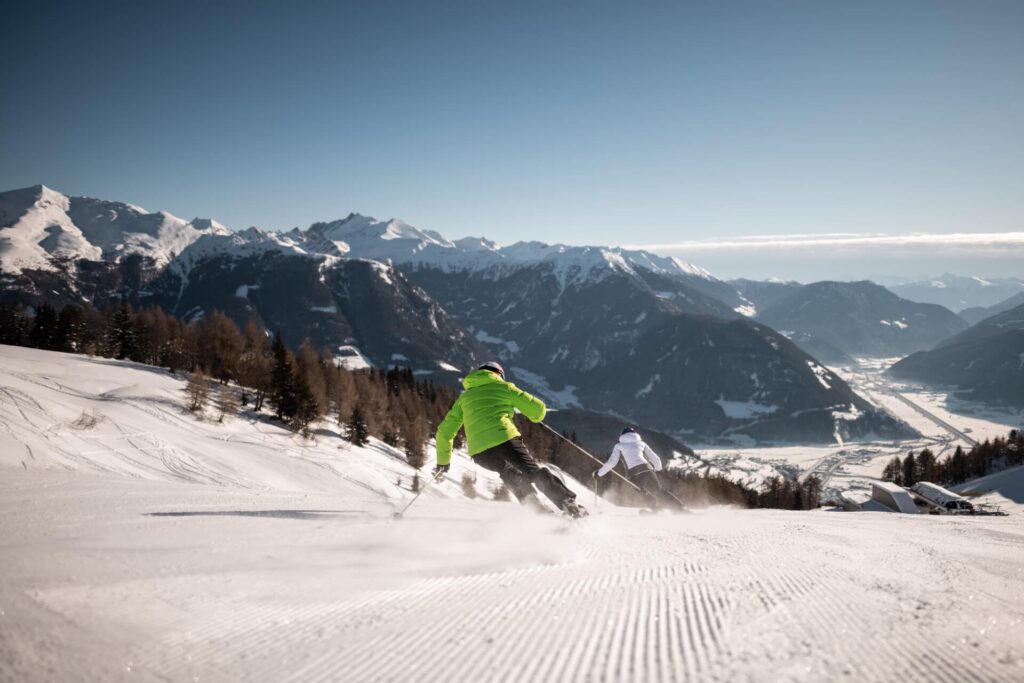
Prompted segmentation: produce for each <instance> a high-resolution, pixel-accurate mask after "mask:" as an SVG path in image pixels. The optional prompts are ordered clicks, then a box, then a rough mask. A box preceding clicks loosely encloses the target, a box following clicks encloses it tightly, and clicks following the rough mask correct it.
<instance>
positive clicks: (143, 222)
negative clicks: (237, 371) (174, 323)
mask: <svg viewBox="0 0 1024 683" xmlns="http://www.w3.org/2000/svg"><path fill="white" fill-rule="evenodd" d="M0 205H3V206H4V207H6V208H5V209H4V214H3V216H4V225H5V226H6V227H4V229H3V233H2V234H0V238H2V239H4V243H5V244H6V245H8V247H7V249H6V251H5V252H4V253H5V254H6V255H8V256H9V257H10V258H9V259H8V260H5V261H4V263H5V264H6V263H7V262H8V261H9V262H10V263H11V268H10V269H7V268H6V267H5V271H4V279H3V280H2V284H3V289H2V290H0V299H2V300H7V301H15V302H20V303H27V304H36V303H38V302H40V301H48V302H50V303H53V304H56V305H58V306H59V305H62V304H65V303H70V302H80V301H82V300H83V299H84V300H87V301H90V302H92V303H93V304H95V305H98V306H103V305H107V304H110V303H114V302H118V301H122V300H128V301H130V302H131V303H132V304H133V305H143V306H145V305H159V306H161V307H162V308H164V309H165V310H167V311H169V312H172V313H173V314H175V315H177V316H179V317H183V318H186V319H193V320H194V319H198V318H200V317H201V316H203V315H205V314H207V313H209V312H210V311H212V310H215V309H219V310H223V311H224V312H225V313H227V314H228V315H229V316H231V317H232V318H233V319H234V320H236V322H239V323H240V324H244V323H245V322H246V321H247V320H248V319H249V318H255V319H257V320H259V321H261V322H263V324H265V325H266V326H267V327H268V328H269V329H279V330H281V331H283V332H284V333H285V336H286V338H287V339H288V340H289V341H290V342H291V343H293V344H294V343H297V342H298V341H300V340H301V339H303V338H309V339H310V340H311V341H312V342H313V343H315V344H317V345H318V346H329V347H331V348H333V349H335V350H336V352H338V353H341V354H349V355H352V356H354V357H357V358H358V359H359V361H360V362H369V363H372V364H374V365H378V366H387V365H390V364H402V365H411V366H412V367H413V368H415V369H416V370H418V371H420V372H421V373H437V374H439V375H441V376H445V375H447V376H448V377H449V378H450V379H454V378H455V377H456V376H457V375H458V373H459V372H461V371H464V370H465V369H466V368H468V367H471V366H472V365H473V364H474V363H477V362H479V361H480V360H481V359H482V358H483V357H485V356H487V355H491V356H498V357H499V358H500V359H501V360H502V361H504V362H505V363H506V365H507V366H508V367H510V372H511V375H512V376H513V378H515V380H516V381H517V382H519V383H521V384H522V385H524V386H525V387H527V388H529V389H531V390H533V391H535V392H537V393H539V394H541V395H542V396H544V397H545V398H546V399H547V400H548V401H549V402H550V403H552V404H553V405H556V406H562V407H582V408H587V409H590V410H598V411H602V412H606V413H613V414H616V415H619V416H621V417H622V419H624V420H630V421H635V422H638V423H640V424H646V425H649V426H652V427H655V428H659V429H662V430H664V431H667V432H672V433H675V434H680V435H687V436H688V438H689V437H690V435H698V436H700V437H707V438H727V439H739V440H748V439H751V438H757V439H774V440H798V439H799V440H809V441H832V440H833V439H835V438H837V437H838V438H851V437H857V436H859V435H867V434H869V433H875V434H878V435H895V434H902V433H905V432H906V430H907V428H906V426H905V425H903V424H901V423H898V422H896V421H894V420H892V419H891V418H889V417H888V416H886V415H884V414H882V413H878V412H877V411H875V410H874V409H873V408H872V407H871V406H870V405H869V404H867V403H865V402H863V401H862V400H861V399H860V398H859V397H857V396H856V394H854V393H853V392H852V391H851V390H850V388H849V387H848V386H847V385H846V384H845V383H844V382H843V380H842V379H840V378H838V377H836V376H834V375H831V374H830V373H829V372H828V371H827V370H825V369H824V368H822V367H821V366H820V365H819V364H818V363H817V362H816V361H815V359H814V358H812V357H811V356H809V355H807V354H806V353H804V352H803V351H801V350H800V349H798V348H797V347H796V346H794V345H793V344H792V343H791V342H790V341H789V340H787V339H786V338H784V337H783V336H781V335H778V334H776V333H775V332H774V331H772V330H770V329H768V328H766V327H764V326H763V325H759V324H757V323H753V322H751V321H749V320H748V319H747V318H746V316H750V315H753V314H754V313H755V312H756V307H755V305H754V304H753V303H752V302H751V301H750V300H749V299H747V298H746V297H744V296H743V295H742V294H741V293H740V292H739V291H737V288H736V287H735V286H733V285H731V284H729V283H725V282H722V281H720V280H718V279H716V278H714V277H713V276H711V275H710V274H709V273H707V272H706V271H704V270H702V269H701V268H699V267H697V266H693V265H692V264H688V263H686V262H684V261H681V260H678V259H673V258H665V257H660V256H656V255H654V254H650V253H648V252H644V251H635V250H627V249H620V248H608V247H597V246H594V247H588V246H566V245H557V244H556V245H549V244H543V243H539V242H520V243H517V244H513V245H510V246H507V247H499V246H498V245H496V244H494V243H493V242H490V241H488V240H486V239H481V238H467V239H462V240H457V241H451V240H448V239H446V238H445V237H444V236H442V235H441V234H440V233H437V232H434V231H427V230H420V229H418V228H415V227H413V226H411V225H409V224H407V223H404V222H402V221H399V220H389V221H378V220H375V219H373V218H369V217H366V216H361V215H358V214H352V215H349V216H348V217H346V218H345V219H343V220H339V221H333V222H325V223H315V224H313V225H312V226H310V228H308V229H307V230H298V229H295V230H291V231H289V232H285V233H276V232H267V231H264V230H260V229H258V228H250V229H248V230H244V231H240V232H231V231H229V230H227V229H225V228H224V227H223V226H220V225H219V224H216V223H214V222H212V221H198V220H196V221H192V222H191V223H186V222H184V221H180V220H179V219H174V218H173V217H170V216H168V215H166V214H147V213H145V212H144V211H142V210H141V209H138V208H137V207H131V206H129V205H125V204H115V203H111V202H103V201H101V200H92V199H80V198H67V197H65V196H64V195H60V194H59V193H55V192H53V191H52V190H49V189H48V188H30V189H28V190H20V191H15V192H10V193H4V194H3V195H0ZM154 216H156V217H158V218H153V217H154ZM104 217H105V218H104ZM53 234H57V235H60V236H66V237H68V239H67V240H65V241H66V242H67V243H68V244H71V243H72V242H73V240H71V237H72V236H74V237H78V236H80V237H81V239H80V240H79V241H78V242H75V244H77V245H78V246H76V247H75V248H71V247H67V248H64V247H61V248H60V249H58V247H57V246H54V244H55V243H54V241H53V240H50V239H49V238H48V237H47V235H53ZM119 239H120V240H121V243H118V240H119ZM58 242H59V240H58ZM26 254H28V255H29V256H31V257H32V258H29V256H26ZM32 259H35V260H34V261H33V260H32ZM31 264H36V265H37V266H38V267H29V266H30V265H31Z"/></svg>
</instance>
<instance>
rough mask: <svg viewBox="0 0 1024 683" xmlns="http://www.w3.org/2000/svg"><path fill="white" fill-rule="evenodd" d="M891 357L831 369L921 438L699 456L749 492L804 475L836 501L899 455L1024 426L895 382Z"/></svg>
mask: <svg viewBox="0 0 1024 683" xmlns="http://www.w3.org/2000/svg"><path fill="white" fill-rule="evenodd" d="M896 360H898V359H859V360H858V362H857V365H856V366H853V367H833V368H831V370H832V371H833V372H835V373H836V374H837V375H839V376H840V377H842V378H843V379H844V380H845V381H846V382H848V383H849V384H850V385H851V386H852V387H853V389H854V390H855V391H856V392H857V393H858V394H860V395H861V396H862V397H864V398H865V399H867V400H868V401H870V402H871V403H873V404H875V405H876V406H879V407H881V408H884V409H885V410H888V411H889V412H890V413H892V414H893V415H895V416H896V417H898V418H900V419H901V420H903V421H904V422H906V423H908V424H910V425H911V426H912V427H914V428H915V429H916V430H917V431H918V432H920V433H921V435H922V438H920V439H914V440H907V441H877V442H853V443H846V444H835V445H831V446H796V445H786V446H774V447H752V448H728V447H726V448H723V447H712V448H700V447H699V446H698V447H697V448H696V451H697V454H698V455H699V456H701V458H703V459H704V460H705V461H706V462H709V463H711V465H712V468H713V469H714V470H717V471H719V472H721V473H724V474H726V475H728V476H729V477H730V478H731V479H733V480H735V481H739V482H743V483H745V484H747V485H749V486H754V487H757V486H760V485H761V484H762V483H763V482H764V480H765V479H766V478H767V477H771V476H775V475H781V476H790V477H792V476H797V477H801V478H803V477H807V476H809V475H810V474H815V475H817V476H818V477H820V478H821V480H822V481H823V482H824V488H825V493H826V497H827V498H828V497H831V498H835V497H836V496H837V495H838V494H839V493H840V492H841V491H846V490H856V489H861V490H867V489H869V488H870V485H871V481H873V480H877V479H878V478H879V477H880V476H881V474H882V470H883V469H884V467H885V465H886V463H888V462H889V461H890V460H891V459H892V458H893V457H894V456H900V457H901V458H903V457H906V455H907V453H908V452H910V451H914V452H919V451H920V450H921V449H923V448H930V449H931V450H932V452H934V453H935V454H936V455H938V456H939V457H940V458H941V457H945V456H946V455H949V454H951V453H952V452H953V450H955V449H956V447H957V446H958V445H960V446H963V448H964V449H965V450H967V449H969V448H970V447H971V446H972V445H973V444H974V442H975V441H983V440H984V439H990V438H993V437H996V436H1006V434H1007V432H1009V431H1010V430H1011V429H1015V428H1017V429H1020V428H1024V411H1010V410H1000V409H997V408H993V407H991V406H984V405H980V404H976V403H970V402H965V401H960V400H958V399H957V398H956V397H955V396H953V395H951V394H950V393H948V392H941V391H934V390H928V389H925V388H923V387H921V386H919V385H915V384H912V383H906V382H901V381H898V380H894V379H893V378H891V377H889V376H888V375H886V374H884V371H885V369H886V368H888V367H889V366H890V365H891V364H892V363H893V362H895V361H896ZM686 466H687V467H690V466H691V464H689V463H688V464H687V465H686Z"/></svg>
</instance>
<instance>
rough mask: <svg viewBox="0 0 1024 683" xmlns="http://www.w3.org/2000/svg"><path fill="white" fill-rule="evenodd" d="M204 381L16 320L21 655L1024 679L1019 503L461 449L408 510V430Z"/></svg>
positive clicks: (93, 674)
mask: <svg viewBox="0 0 1024 683" xmlns="http://www.w3.org/2000/svg"><path fill="white" fill-rule="evenodd" d="M183 386H184V383H183V382H182V381H181V380H180V379H176V378H173V377H171V376H170V375H168V374H167V373H164V372H161V371H159V370H154V369H152V368H146V367H143V366H135V365H132V364H130V363H118V362H114V361H110V360H104V359H88V358H84V357H80V356H71V355H64V354H55V353H46V352H40V351H35V350H30V349H17V348H11V347H0V389H2V390H0V454H2V455H0V473H2V476H0V538H2V539H3V540H2V543H0V624H2V627H0V680H2V681H51V680H57V681H97V680H104V681H114V680H132V681H234V680H273V681H278V680H289V681H433V680H437V681H452V680H458V681H462V680H465V681H477V680H488V681H489V680H507V681H524V680H543V681H562V680H565V681H577V680H578V681H583V680H591V681H593V680H599V681H665V680H683V679H687V680H717V681H779V680H795V681H821V680H838V679H849V680H868V681H887V680H900V681H921V682H922V683H923V682H925V681H929V682H930V681H948V682H949V683H957V682H960V681H978V682H981V681H1020V680H1022V679H1024V599H1022V593H1021V590H1020V587H1021V581H1022V578H1024V529H1022V527H1021V524H1020V520H1021V519H1022V517H1021V514H1020V511H1021V507H1019V506H1018V507H1015V508H1014V509H1013V514H1012V515H1011V516H1009V517H1003V518H966V517H963V518H957V517H942V518H939V517H930V516H920V517H908V516H901V515H886V514H876V513H859V514H843V513H832V512H824V511H813V512H782V511H744V510H734V509H727V508H710V509H704V510H698V511H696V512H694V513H693V514H690V515H682V516H670V515H658V516H646V517H645V516H639V515H637V514H636V512H635V511H633V510H623V509H616V508H613V507H612V506H610V505H608V504H607V503H605V502H603V501H602V502H600V503H598V504H597V505H595V501H594V500H593V493H592V492H590V493H587V492H586V491H585V490H584V489H583V488H582V487H580V486H579V485H578V484H576V483H575V482H573V485H574V486H575V487H577V489H578V490H579V492H580V496H581V500H582V501H583V502H584V503H586V504H587V505H588V506H589V507H591V509H593V510H594V511H595V514H594V515H593V516H592V517H591V518H590V519H588V520H587V521H585V522H583V523H580V524H573V523H569V522H566V521H565V520H563V519H561V518H556V517H546V516H538V515H535V514H532V513H530V512H528V511H526V510H524V509H523V508H520V507H519V506H517V505H514V504H510V503H499V502H493V501H491V500H489V499H488V498H489V490H490V484H491V483H492V482H491V480H490V479H488V478H487V477H486V476H485V474H484V473H482V472H481V473H476V476H477V480H476V489H477V490H478V492H479V494H480V497H479V498H477V499H475V500H470V499H467V498H466V497H464V496H463V495H462V492H461V486H460V485H459V482H460V481H461V478H462V473H463V472H472V466H471V465H469V464H468V461H467V459H465V458H464V457H457V458H456V459H455V466H454V467H453V472H452V474H451V475H450V476H449V480H448V481H446V482H444V483H443V484H442V485H441V486H439V487H436V488H431V489H429V490H428V493H427V494H425V495H424V496H423V497H422V498H421V499H420V501H419V502H417V505H416V506H415V507H413V508H412V509H411V510H410V512H409V513H408V516H407V517H406V518H405V519H403V520H401V521H394V520H392V519H391V513H392V512H393V511H394V510H395V509H396V508H397V507H398V506H400V505H402V504H403V503H404V502H406V501H408V500H409V497H410V496H411V493H410V491H409V486H410V480H411V475H412V470H411V469H410V468H409V467H408V465H406V464H405V463H404V461H403V460H402V458H401V456H400V454H398V453H396V452H394V451H392V450H391V449H389V448H388V447H387V446H385V445H383V444H380V443H378V442H372V443H371V444H370V445H369V446H367V447H366V448H353V447H351V446H350V445H348V444H347V443H345V442H342V441H341V440H340V439H338V438H337V436H336V433H335V432H334V431H333V429H331V428H329V427H328V426H326V425H325V426H324V427H323V429H322V431H320V433H319V434H318V435H317V437H316V438H315V440H314V441H312V442H303V441H302V440H301V439H297V438H295V437H293V436H291V435H289V434H288V433H287V432H285V431H283V430H281V429H279V428H278V427H276V426H274V425H273V424H272V423H269V422H267V421H263V420H253V419H243V418H230V417H229V418H227V419H226V421H225V422H223V423H219V422H217V421H216V419H215V417H213V416H212V415H211V417H210V419H207V420H204V421H199V420H197V419H196V418H195V417H194V416H192V415H190V414H187V413H184V412H182V409H181V405H182V400H181V397H182V395H183V391H182V389H183ZM816 455H817V454H816V453H813V452H806V453H804V454H803V455H802V456H800V457H801V458H803V459H804V460H802V461H801V462H804V463H805V465H806V466H810V465H812V464H813V462H814V456H816ZM1012 495H1013V496H1015V497H1017V498H1019V497H1020V494H1019V492H1014V493H1013V494H1012Z"/></svg>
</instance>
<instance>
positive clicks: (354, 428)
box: [345, 406, 370, 446]
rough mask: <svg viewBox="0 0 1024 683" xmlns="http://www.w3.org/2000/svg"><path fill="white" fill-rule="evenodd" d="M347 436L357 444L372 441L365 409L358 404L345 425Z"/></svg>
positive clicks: (360, 444)
mask: <svg viewBox="0 0 1024 683" xmlns="http://www.w3.org/2000/svg"><path fill="white" fill-rule="evenodd" d="M345 438H347V439H348V440H349V441H351V442H352V443H353V444H355V445H356V446H365V445H366V444H367V443H369V441H370V431H369V429H367V426H366V420H365V419H364V418H363V411H361V410H360V409H359V406H356V407H355V408H353V409H352V414H351V415H350V416H349V418H348V424H347V425H346V427H345Z"/></svg>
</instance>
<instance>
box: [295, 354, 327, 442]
mask: <svg viewBox="0 0 1024 683" xmlns="http://www.w3.org/2000/svg"><path fill="white" fill-rule="evenodd" d="M292 386H293V387H294V388H295V414H294V415H292V419H291V426H292V429H293V430H294V431H296V432H301V433H302V435H303V436H307V437H308V436H309V426H310V425H311V424H313V423H314V422H315V421H316V420H317V419H318V418H319V417H320V408H319V406H318V405H317V401H316V398H315V397H314V396H313V391H312V390H311V389H310V387H309V382H308V381H307V379H306V374H305V373H304V372H302V369H301V367H299V365H298V364H296V366H295V374H294V375H293V377H292Z"/></svg>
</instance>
